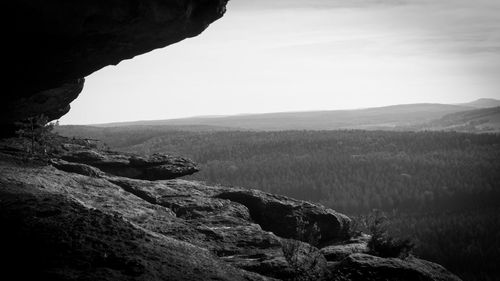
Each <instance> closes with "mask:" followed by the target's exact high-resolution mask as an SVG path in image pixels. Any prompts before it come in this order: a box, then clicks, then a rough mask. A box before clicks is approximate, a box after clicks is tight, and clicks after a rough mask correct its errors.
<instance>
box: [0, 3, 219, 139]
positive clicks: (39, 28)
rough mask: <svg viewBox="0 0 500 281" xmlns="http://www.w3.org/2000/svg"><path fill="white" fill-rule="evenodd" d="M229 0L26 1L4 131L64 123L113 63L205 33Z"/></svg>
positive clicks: (18, 19)
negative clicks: (24, 124)
mask: <svg viewBox="0 0 500 281" xmlns="http://www.w3.org/2000/svg"><path fill="white" fill-rule="evenodd" d="M227 1H228V0H74V1H66V0H18V1H15V3H14V4H10V6H11V7H9V11H8V13H9V14H10V15H12V16H13V18H14V24H13V25H12V27H11V28H10V30H12V31H11V32H12V33H11V34H12V38H11V40H9V42H13V44H12V45H11V46H10V47H11V48H12V50H11V52H10V53H11V54H10V55H12V57H13V58H14V62H13V63H12V65H11V67H9V68H8V70H9V72H10V73H12V79H9V81H8V84H10V85H11V86H12V87H9V88H12V89H16V90H15V91H11V92H5V93H4V94H2V98H1V100H0V102H1V103H0V104H1V105H2V110H1V111H2V118H1V120H2V121H1V123H2V124H1V125H3V128H4V129H8V128H10V127H12V124H13V122H14V121H18V120H22V119H25V118H27V117H32V116H36V115H40V114H44V115H46V116H48V117H49V118H51V119H56V118H59V117H61V116H62V115H64V114H65V113H67V111H68V110H69V103H70V102H71V101H72V100H74V99H75V98H76V97H77V96H78V94H79V93H80V92H81V90H82V88H83V82H84V80H83V78H84V77H85V76H87V75H89V74H91V73H92V72H94V71H96V70H99V69H101V68H103V67H105V66H107V65H115V64H117V63H119V62H120V61H122V60H125V59H129V58H132V57H134V56H136V55H139V54H143V53H146V52H149V51H151V50H153V49H157V48H162V47H165V46H167V45H170V44H173V43H176V42H179V41H181V40H183V39H185V38H189V37H193V36H196V35H198V34H200V33H201V32H202V31H203V30H204V29H205V28H207V27H208V25H209V24H210V23H212V22H213V21H215V20H217V19H219V18H220V17H222V15H223V14H224V12H225V6H226V4H227Z"/></svg>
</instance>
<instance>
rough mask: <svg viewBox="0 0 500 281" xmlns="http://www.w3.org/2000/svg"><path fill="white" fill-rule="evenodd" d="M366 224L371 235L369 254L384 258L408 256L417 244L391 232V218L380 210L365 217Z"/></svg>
mask: <svg viewBox="0 0 500 281" xmlns="http://www.w3.org/2000/svg"><path fill="white" fill-rule="evenodd" d="M365 225H366V228H367V229H368V233H369V234H370V235H371V238H370V240H369V241H368V249H369V252H368V253H369V254H371V255H374V256H379V257H384V258H402V259H404V258H407V257H408V256H409V255H410V253H411V251H412V250H413V248H414V247H415V244H414V243H413V242H412V241H411V239H409V238H396V237H393V236H392V235H391V234H390V233H389V220H388V219H387V216H386V215H385V214H384V213H383V212H381V211H378V210H375V211H374V212H373V213H371V214H369V215H368V216H367V217H366V218H365Z"/></svg>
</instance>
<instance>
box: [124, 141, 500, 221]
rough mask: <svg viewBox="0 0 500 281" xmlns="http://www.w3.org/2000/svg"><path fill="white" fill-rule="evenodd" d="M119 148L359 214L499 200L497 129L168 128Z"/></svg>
mask: <svg viewBox="0 0 500 281" xmlns="http://www.w3.org/2000/svg"><path fill="white" fill-rule="evenodd" d="M120 148H121V149H124V150H127V151H134V152H137V153H154V152H175V153H176V154H180V155H184V156H188V157H191V158H192V159H193V160H195V161H196V162H198V163H200V165H201V167H202V171H201V172H200V173H198V174H195V175H194V176H193V177H192V178H194V179H199V180H205V181H207V182H208V183H211V184H223V185H239V186H244V187H251V188H258V189H262V190H265V191H268V192H273V193H279V194H283V195H287V196H291V197H294V198H298V199H304V200H311V201H316V202H321V203H322V204H324V205H326V206H328V207H331V208H333V209H336V210H339V211H342V212H345V213H349V214H362V213H366V212H369V211H371V210H372V209H374V208H377V209H382V210H385V211H392V210H399V211H405V212H422V211H443V210H465V209H476V208H483V207H487V206H490V207H491V206H498V205H499V203H498V202H500V187H499V185H500V173H498V171H500V136H498V135H474V134H460V133H443V132H420V133H414V132H384V131H376V132H373V131H283V132H201V133H200V132H179V131H172V132H169V133H168V134H165V135H163V136H160V137H154V138H151V139H149V140H146V141H144V142H142V143H139V144H135V145H132V146H122V147H120Z"/></svg>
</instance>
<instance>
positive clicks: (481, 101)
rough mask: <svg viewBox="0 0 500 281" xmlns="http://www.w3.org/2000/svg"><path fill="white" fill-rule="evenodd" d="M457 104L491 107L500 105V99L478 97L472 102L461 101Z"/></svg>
mask: <svg viewBox="0 0 500 281" xmlns="http://www.w3.org/2000/svg"><path fill="white" fill-rule="evenodd" d="M457 105H461V106H469V107H476V108H491V107H497V106H500V100H496V99H478V100H475V101H472V102H467V103H460V104H457Z"/></svg>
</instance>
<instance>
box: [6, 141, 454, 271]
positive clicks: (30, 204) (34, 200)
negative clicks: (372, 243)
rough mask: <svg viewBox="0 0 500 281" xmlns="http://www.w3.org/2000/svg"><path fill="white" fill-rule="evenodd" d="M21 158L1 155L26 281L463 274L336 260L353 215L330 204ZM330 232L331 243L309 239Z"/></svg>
mask: <svg viewBox="0 0 500 281" xmlns="http://www.w3.org/2000/svg"><path fill="white" fill-rule="evenodd" d="M75 147H76V146H75ZM75 147H73V148H75ZM17 153H19V151H18V150H16V149H3V150H0V225H2V232H0V233H1V235H2V237H0V244H1V245H0V248H1V249H2V251H1V252H0V255H2V257H1V258H2V260H7V261H8V262H7V263H5V264H3V265H4V266H5V267H4V268H6V269H8V270H9V271H13V273H16V274H17V276H18V277H19V278H16V280H30V279H32V280H116V281H118V280H276V279H278V280H337V279H338V278H340V277H342V278H344V277H345V278H344V279H338V280H398V279H363V278H368V277H367V276H370V278H375V277H376V276H381V277H380V278H386V277H387V278H392V276H400V277H401V276H410V277H409V278H413V277H412V276H414V275H415V276H424V277H425V278H427V279H422V280H457V279H453V278H454V277H453V276H452V275H451V274H449V273H448V272H446V271H445V270H444V269H443V268H442V267H439V266H435V265H433V264H430V263H427V262H424V261H420V260H416V261H412V262H409V261H401V260H397V259H382V258H375V257H374V258H371V259H368V258H362V257H364V256H361V258H358V256H356V255H349V256H348V257H347V258H345V259H341V260H338V261H336V262H334V263H332V262H331V260H332V259H330V258H329V260H330V261H329V262H328V261H327V259H326V258H325V255H326V253H327V252H325V251H326V250H325V249H327V248H328V243H327V242H326V241H337V242H335V243H336V244H335V247H340V246H341V245H342V243H341V242H339V241H341V240H342V239H344V238H345V234H346V233H347V229H348V227H349V219H348V218H347V217H345V216H343V215H341V214H338V213H336V212H335V211H333V210H330V209H326V208H324V207H323V206H321V205H316V204H311V203H307V202H303V201H298V200H293V199H290V198H287V197H283V196H275V195H272V194H268V193H265V192H260V191H255V190H245V189H241V188H229V187H221V186H209V185H206V184H203V183H200V182H193V181H186V180H180V179H175V180H162V181H147V180H139V179H131V178H127V177H121V176H116V175H113V174H110V173H106V172H104V171H102V170H100V169H98V168H96V167H92V166H89V165H86V164H81V163H72V162H67V161H64V160H60V159H53V160H52V161H51V163H52V165H46V164H44V162H43V161H38V162H33V161H28V162H26V161H23V160H22V158H19V157H16V154H17ZM93 157H94V156H89V158H91V159H94V158H95V157H94V158H93ZM127 157H129V156H127ZM127 157H125V156H124V158H126V159H128V160H126V161H129V162H130V160H129V158H127ZM134 161H136V163H140V164H144V163H143V160H133V161H132V162H134ZM263 216H266V218H265V219H263V218H262V217H263ZM284 222H285V223H289V224H290V225H286V224H284ZM273 225H279V226H281V227H282V228H286V229H288V230H289V231H290V233H285V232H283V230H282V229H280V228H274V227H273ZM285 237H287V238H288V237H294V238H295V239H286V238H285ZM305 237H312V238H313V239H312V240H311V241H305V242H301V241H298V239H302V240H308V239H304V238H305ZM319 237H321V239H324V240H323V241H322V242H321V245H326V246H327V247H326V248H323V249H321V250H318V249H317V248H316V247H314V246H313V245H311V244H310V243H308V242H311V243H313V244H314V243H318V241H320V240H321V239H320V238H319ZM324 237H326V238H324ZM351 242H352V241H351ZM330 250H332V248H330ZM331 252H332V251H330V252H329V253H331ZM327 256H328V255H327ZM329 257H331V256H329ZM369 257H370V256H369ZM27 268H29V269H30V270H25V269H27ZM422 268H423V269H422ZM351 269H352V270H351ZM399 272H403V273H401V274H403V275H401V274H400V273H399ZM9 273H10V272H9ZM426 274H427V275H426ZM374 276H375V277H374ZM35 277H36V278H35ZM334 278H337V279H334ZM346 278H347V279H346ZM359 278H361V279H359ZM377 278H378V277H377ZM422 278H423V277H422ZM429 278H431V279H429ZM432 278H434V279H432ZM439 278H441V279H439ZM443 278H445V279H443ZM446 278H448V279H446ZM399 280H420V279H399Z"/></svg>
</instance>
